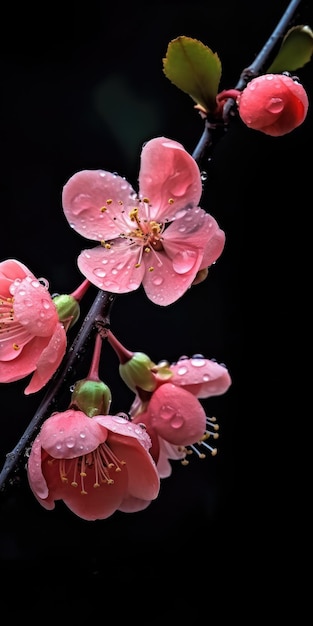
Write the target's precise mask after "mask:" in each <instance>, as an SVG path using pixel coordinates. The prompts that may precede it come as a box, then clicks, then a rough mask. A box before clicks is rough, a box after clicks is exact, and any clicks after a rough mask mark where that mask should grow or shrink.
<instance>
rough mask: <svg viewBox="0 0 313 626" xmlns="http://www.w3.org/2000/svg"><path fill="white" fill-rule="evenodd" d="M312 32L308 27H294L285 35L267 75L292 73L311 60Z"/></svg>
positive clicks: (312, 50) (312, 48) (312, 52)
mask: <svg viewBox="0 0 313 626" xmlns="http://www.w3.org/2000/svg"><path fill="white" fill-rule="evenodd" d="M312 54H313V31H312V30H311V28H310V27H309V26H294V27H293V28H291V29H290V30H289V31H288V32H287V33H286V35H285V37H284V39H283V41H282V45H281V47H280V50H279V51H278V54H277V56H276V58H275V59H274V61H273V63H272V64H271V65H270V67H269V68H268V70H267V71H266V73H267V74H270V73H274V74H275V73H276V74H278V73H280V72H291V71H292V72H293V71H294V70H297V69H299V68H300V67H303V66H304V65H305V64H306V63H308V62H309V61H310V60H311V56H312Z"/></svg>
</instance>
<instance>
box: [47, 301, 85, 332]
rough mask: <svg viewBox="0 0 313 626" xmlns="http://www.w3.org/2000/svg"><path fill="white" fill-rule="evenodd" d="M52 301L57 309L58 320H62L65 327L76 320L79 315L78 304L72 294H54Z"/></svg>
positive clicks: (71, 324)
mask: <svg viewBox="0 0 313 626" xmlns="http://www.w3.org/2000/svg"><path fill="white" fill-rule="evenodd" d="M53 302H54V304H55V306H56V309H57V311H58V316H59V320H60V322H63V323H64V325H65V326H66V328H67V329H69V328H71V327H72V326H73V325H74V324H75V322H77V320H78V318H79V315H80V306H79V303H78V302H77V300H75V298H73V296H69V295H66V294H63V295H60V296H54V298H53Z"/></svg>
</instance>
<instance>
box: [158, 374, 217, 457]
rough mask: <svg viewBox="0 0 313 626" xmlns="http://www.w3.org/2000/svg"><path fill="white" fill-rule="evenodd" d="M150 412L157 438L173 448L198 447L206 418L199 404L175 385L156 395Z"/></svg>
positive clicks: (164, 386)
mask: <svg viewBox="0 0 313 626" xmlns="http://www.w3.org/2000/svg"><path fill="white" fill-rule="evenodd" d="M148 411H149V414H150V419H151V424H152V426H153V427H154V428H155V430H156V432H157V433H158V435H159V436H160V437H162V438H163V439H166V441H169V442H170V443H172V444H174V445H177V446H180V445H183V446H187V445H189V444H192V443H195V442H196V441H198V439H200V438H201V437H202V435H203V433H204V432H205V426H206V415H205V412H204V409H203V407H202V405H201V404H200V402H199V401H198V400H197V398H196V397H195V396H193V395H192V394H191V393H189V391H186V390H185V389H183V388H182V387H177V386H176V385H173V384H172V383H164V384H163V385H161V387H159V388H158V389H157V390H156V391H155V392H154V393H153V395H152V398H151V400H150V403H149V407H148Z"/></svg>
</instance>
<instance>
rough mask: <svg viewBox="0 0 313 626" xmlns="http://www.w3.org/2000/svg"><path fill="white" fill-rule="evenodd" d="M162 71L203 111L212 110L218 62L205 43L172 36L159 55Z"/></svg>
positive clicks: (216, 83)
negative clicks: (166, 46)
mask: <svg viewBox="0 0 313 626" xmlns="http://www.w3.org/2000/svg"><path fill="white" fill-rule="evenodd" d="M163 72H164V74H165V76H166V77H167V78H168V79H169V80H170V81H171V82H172V83H173V84H174V85H176V87H178V88H179V89H181V90H182V91H184V92H185V93H187V94H188V95H189V96H190V97H191V98H192V99H193V100H194V102H196V104H197V105H200V106H201V107H202V108H203V109H204V110H205V111H206V112H207V113H213V112H214V111H215V109H216V96H217V94H218V88H219V83H220V80H221V74H222V66H221V61H220V59H219V57H218V55H217V54H216V53H215V52H213V51H212V50H211V49H210V48H209V47H208V46H205V45H204V44H203V43H202V42H201V41H198V40H197V39H192V38H191V37H185V36H180V37H177V38H176V39H173V40H172V41H170V43H169V44H168V48H167V52H166V56H165V58H164V59H163Z"/></svg>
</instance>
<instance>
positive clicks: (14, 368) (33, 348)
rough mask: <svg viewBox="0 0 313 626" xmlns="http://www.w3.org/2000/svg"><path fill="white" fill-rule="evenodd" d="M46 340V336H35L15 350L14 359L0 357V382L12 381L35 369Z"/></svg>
mask: <svg viewBox="0 0 313 626" xmlns="http://www.w3.org/2000/svg"><path fill="white" fill-rule="evenodd" d="M48 341H49V338H48V337H35V338H34V339H31V340H30V341H29V342H28V343H27V344H26V345H25V346H24V347H23V349H21V350H19V351H16V352H15V356H16V358H15V359H12V360H6V359H1V360H0V363H1V364H2V367H1V370H0V382H1V383H13V382H15V381H16V380H20V379H21V378H24V377H25V376H27V375H28V374H31V373H32V372H33V371H34V370H35V369H36V367H37V363H38V360H39V358H40V355H41V354H42V352H43V350H44V349H45V348H46V346H47V342H48ZM1 356H2V352H1Z"/></svg>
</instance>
